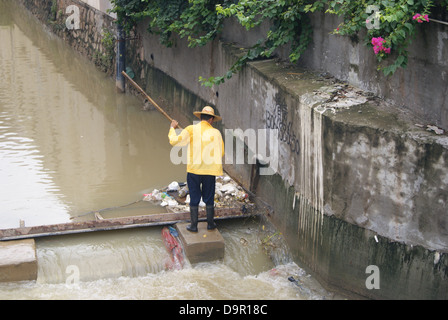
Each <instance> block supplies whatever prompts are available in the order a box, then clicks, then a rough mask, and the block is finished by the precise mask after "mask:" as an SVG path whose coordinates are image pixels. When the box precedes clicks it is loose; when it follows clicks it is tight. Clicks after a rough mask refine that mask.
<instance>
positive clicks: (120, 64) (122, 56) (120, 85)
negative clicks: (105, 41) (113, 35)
mask: <svg viewBox="0 0 448 320" xmlns="http://www.w3.org/2000/svg"><path fill="white" fill-rule="evenodd" d="M116 69H117V70H116V76H115V86H116V88H117V90H118V91H120V92H124V91H125V79H124V76H123V75H122V74H121V72H122V71H125V70H126V37H125V32H124V30H123V26H122V25H121V24H120V23H117V55H116Z"/></svg>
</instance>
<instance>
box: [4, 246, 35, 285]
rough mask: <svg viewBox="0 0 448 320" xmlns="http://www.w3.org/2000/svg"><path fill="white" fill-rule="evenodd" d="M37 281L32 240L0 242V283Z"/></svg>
mask: <svg viewBox="0 0 448 320" xmlns="http://www.w3.org/2000/svg"><path fill="white" fill-rule="evenodd" d="M36 279H37V256H36V244H35V242H34V239H25V240H15V241H3V242H0V282H12V281H23V280H36Z"/></svg>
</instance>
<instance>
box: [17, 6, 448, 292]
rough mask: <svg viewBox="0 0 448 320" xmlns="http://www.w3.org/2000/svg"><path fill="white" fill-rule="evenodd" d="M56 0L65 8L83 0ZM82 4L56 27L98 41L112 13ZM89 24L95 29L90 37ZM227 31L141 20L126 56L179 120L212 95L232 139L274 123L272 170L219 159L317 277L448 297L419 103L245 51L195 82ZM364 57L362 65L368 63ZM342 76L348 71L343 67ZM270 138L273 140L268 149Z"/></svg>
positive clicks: (438, 188) (215, 61)
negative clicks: (76, 23) (162, 33)
mask: <svg viewBox="0 0 448 320" xmlns="http://www.w3.org/2000/svg"><path fill="white" fill-rule="evenodd" d="M25 3H26V6H27V7H28V9H30V10H31V11H32V12H33V13H34V14H35V15H37V16H42V15H43V12H47V11H48V10H49V8H50V7H51V6H48V5H47V6H46V7H44V6H43V4H44V3H47V4H50V3H51V1H26V2H25ZM57 3H58V10H64V5H68V3H78V2H77V1H75V0H71V1H68V0H67V1H59V0H58V2H57ZM38 4H39V5H38ZM78 4H79V6H80V8H81V7H82V8H84V5H83V4H81V3H78ZM83 10H84V9H83ZM85 10H87V12H90V13H88V14H87V16H86V17H89V18H86V19H87V20H86V21H85V22H84V23H86V24H85V26H84V27H83V28H81V29H80V30H78V31H79V33H78V34H77V35H74V34H73V35H72V34H71V33H70V31H68V30H63V31H59V34H60V36H61V37H62V38H65V39H66V40H67V42H68V43H70V44H71V45H73V46H74V48H75V49H76V50H78V51H81V52H82V50H83V49H82V47H89V46H92V45H93V52H94V50H98V48H99V44H98V41H100V42H101V40H98V39H99V37H98V32H101V30H102V29H103V28H102V26H104V24H105V21H107V24H108V25H110V24H109V23H111V20H109V19H110V18H107V17H105V15H103V16H101V18H95V17H97V15H101V14H100V13H99V12H98V11H96V10H88V8H87V7H86V9H85ZM92 12H93V13H92ZM62 20H63V19H62ZM42 21H43V22H44V23H46V24H48V19H45V18H44V19H42ZM100 25H101V27H99V26H100ZM322 25H325V24H322ZM228 28H230V29H229V30H232V28H231V27H228ZM83 30H84V31H85V32H86V34H85V35H83V33H82V31H83ZM87 30H91V31H87ZM90 32H92V33H97V36H96V37H97V38H96V42H95V36H93V38H90V36H89V35H88V34H90ZM440 32H443V31H440ZM56 33H58V31H57V30H56ZM230 33H233V34H237V33H236V32H230ZM438 34H439V33H438ZM228 35H229V32H227V33H226V32H225V33H224V37H223V39H216V40H215V41H214V42H213V43H210V44H208V45H206V46H205V47H202V48H188V47H187V44H186V42H185V41H184V40H181V39H178V41H177V43H176V45H175V46H174V47H173V48H165V47H163V46H162V45H160V44H159V42H158V39H157V37H155V36H151V35H149V34H148V33H147V32H146V24H145V23H141V24H140V25H139V26H138V28H137V29H136V34H135V35H132V37H135V36H138V39H137V40H132V41H129V42H128V43H127V45H128V57H127V64H128V65H129V66H131V67H132V68H133V71H134V73H135V75H136V77H135V80H136V81H137V82H138V83H139V84H140V85H141V86H142V87H143V88H144V89H145V90H146V91H147V92H148V93H150V95H151V96H152V98H153V99H155V100H156V101H157V102H158V103H160V105H161V106H163V107H166V108H167V110H168V113H170V114H172V115H173V116H174V117H175V118H177V119H179V120H180V124H181V125H183V126H185V125H186V124H187V123H188V122H189V121H191V120H193V118H192V116H191V112H192V111H193V110H197V109H200V108H201V107H202V106H203V105H204V104H211V105H213V106H215V107H216V109H217V111H218V112H219V114H220V115H221V116H222V117H223V121H222V123H221V124H220V129H222V131H223V133H230V136H227V137H228V138H229V140H226V141H227V142H230V141H233V142H235V141H238V140H239V139H240V138H238V136H237V134H236V131H235V130H236V129H241V131H242V132H243V133H246V134H249V133H250V132H252V131H251V130H252V129H255V131H254V132H260V131H257V130H258V129H260V130H261V129H276V130H278V135H277V137H278V140H275V141H277V142H278V144H277V147H278V162H277V163H274V161H271V163H270V166H271V167H273V169H274V170H273V171H268V172H267V173H268V174H265V175H261V176H259V181H258V183H257V184H254V183H253V181H254V180H253V179H252V178H253V176H251V172H252V168H253V165H252V164H248V160H247V159H246V161H245V163H243V164H237V163H235V162H236V161H235V158H233V159H228V160H226V161H227V165H226V169H227V171H228V172H229V173H230V174H232V175H233V176H234V177H235V178H236V179H238V180H239V181H240V182H241V183H242V184H243V185H245V186H246V188H248V189H251V190H253V191H254V192H255V193H256V194H257V196H258V197H259V198H261V199H263V201H264V202H266V203H268V204H269V205H270V207H271V208H272V210H271V211H270V212H269V214H268V215H269V218H270V219H271V220H272V222H273V223H274V224H275V225H276V226H277V228H278V229H279V230H280V231H281V232H282V233H283V234H284V235H285V238H286V239H287V242H288V244H289V246H290V248H291V250H292V252H293V254H294V256H295V258H296V259H297V260H298V261H299V262H300V263H301V264H302V265H306V266H308V268H309V269H311V270H313V271H314V274H315V275H316V277H318V278H320V279H321V280H322V281H323V283H325V284H327V285H328V286H334V287H337V288H339V289H343V290H346V291H347V292H348V293H351V294H353V293H354V294H359V295H361V296H363V297H369V298H386V299H389V298H390V299H410V298H412V299H416V298H422V299H447V298H448V281H447V280H448V279H447V278H448V258H447V251H448V215H447V202H448V166H447V163H448V137H447V136H446V135H437V134H435V133H434V132H432V131H427V130H425V129H426V127H425V126H423V127H420V126H416V125H415V124H423V125H425V124H427V122H423V123H422V122H421V119H417V118H415V116H422V114H421V113H419V112H413V113H406V112H403V111H402V110H401V109H400V108H398V107H397V106H396V105H393V104H390V103H386V102H384V101H383V100H381V99H378V98H376V97H375V96H374V95H372V94H369V93H368V92H365V91H362V90H361V89H360V88H356V87H353V86H351V85H349V84H346V83H343V82H340V81H338V80H336V79H334V78H332V77H323V76H320V75H318V74H315V73H313V72H310V71H307V70H305V69H300V68H298V67H291V66H288V65H285V64H282V63H280V62H279V61H276V60H265V61H255V62H252V63H250V64H249V65H248V66H247V67H245V68H244V69H243V70H242V72H240V73H239V74H237V75H235V76H234V77H233V78H232V79H231V80H229V81H227V82H226V83H225V84H223V85H221V86H219V87H214V88H206V87H202V86H200V84H199V82H198V81H197V79H198V77H199V76H204V77H208V76H213V75H222V74H224V73H225V72H226V71H227V70H228V68H229V67H230V66H231V64H232V62H233V61H235V59H236V56H237V55H238V52H239V48H238V47H237V46H235V45H232V44H229V43H228V42H225V41H223V40H229V39H228V38H227V39H226V37H228ZM439 35H440V34H439ZM442 38H443V34H442ZM75 39H76V40H75ZM80 39H85V41H82V40H80ZM89 39H90V40H89ZM92 39H93V40H92ZM91 41H93V43H92V42H91ZM248 41H250V40H248ZM236 42H237V41H236ZM95 43H96V44H95ZM322 43H325V41H324V40H322ZM442 44H443V41H442ZM95 46H97V47H95ZM325 46H326V44H325ZM95 48H96V49H95ZM313 48H314V49H310V50H316V43H315V46H314V47H313ZM444 48H445V47H443V46H442V49H441V50H442V53H441V54H443V52H445V51H443V50H446V49H444ZM89 50H91V51H90V52H92V48H91V49H89ZM352 50H354V49H353V48H352ZM359 50H362V49H359ZM313 53H314V54H318V53H316V51H313ZM90 56H91V57H93V55H90ZM352 58H353V56H352V57H351V58H350V59H352ZM341 59H342V58H341ZM353 59H354V58H353ZM304 60H305V61H306V60H312V57H310V56H308V57H305V59H304ZM361 61H362V60H359V66H360V68H364V67H365V68H367V66H364V64H363V63H362V62H361ZM352 62H353V61H352ZM442 62H443V61H442ZM325 64H330V62H329V60H327V62H326V63H323V65H322V66H323V67H325ZM351 65H353V63H351ZM316 67H318V66H317V65H316ZM444 68H445V69H444ZM342 69H344V68H343V64H342V66H341V70H342ZM435 69H436V68H435ZM445 70H446V66H445V67H444V66H443V64H442V65H440V68H439V72H436V71H433V74H434V77H440V79H441V80H443V81H444V83H446V73H445ZM407 72H410V71H400V72H399V73H398V75H397V76H394V77H398V78H396V81H399V80H400V77H401V78H403V79H404V80H403V81H404V82H403V86H405V87H403V88H404V89H403V90H404V91H406V90H411V89H410V88H411V87H412V86H414V85H415V83H414V82H412V81H411V82H410V81H407V80H406V77H407V76H404V75H405V74H407ZM336 74H337V72H336ZM352 76H353V75H352ZM352 76H350V77H352ZM350 77H348V78H349V79H348V80H350ZM415 77H417V78H418V75H417V76H415ZM341 78H343V79H344V80H347V73H345V76H344V75H342V76H341ZM413 79H414V78H413ZM414 80H415V79H414ZM375 81H377V82H378V81H381V78H379V79H376V80H375V79H373V82H368V81H367V80H366V79H364V80H362V81H361V80H360V81H355V84H358V85H360V86H361V87H365V88H364V89H369V88H366V87H367V84H370V85H372V86H374V83H375ZM415 81H417V80H415ZM443 81H442V82H443ZM406 83H407V84H408V87H406ZM388 85H389V84H386V85H384V86H385V87H387V86H388ZM390 85H392V86H393V81H392V82H391V84H390ZM444 88H445V89H444V90H446V87H444ZM380 91H381V90H380ZM398 91H400V90H398ZM404 91H403V92H404ZM380 93H383V94H385V95H387V94H388V93H387V90H386V89H384V90H383V91H381V92H380ZM395 93H397V92H395ZM397 94H398V93H397ZM416 94H417V95H418V93H416ZM405 96H407V95H406V94H403V97H405ZM434 97H435V98H434V99H435V100H434V101H439V102H437V103H438V109H437V110H438V112H439V113H440V114H441V112H442V111H443V110H446V102H443V103H441V102H440V100H437V99H439V98H440V99H444V97H445V96H441V95H437V96H436V94H435V93H434ZM437 97H438V98H437ZM388 98H390V99H393V98H394V96H393V95H392V96H389V97H388ZM443 101H445V100H443ZM399 104H402V102H399ZM436 107H437V106H435V107H434V108H436ZM408 109H411V110H412V109H413V108H412V107H409V108H408ZM414 111H415V110H414ZM436 118H437V117H436ZM427 119H429V118H427ZM439 119H442V118H439ZM425 121H426V120H425ZM428 121H429V120H428ZM440 125H443V123H440ZM167 129H168V123H167ZM226 129H228V130H227V131H226ZM244 141H245V142H246V149H245V150H246V152H247V153H248V154H249V158H252V153H254V154H256V153H258V152H259V151H260V150H253V146H252V144H251V143H250V141H249V139H248V138H247V137H246V138H245V140H244ZM235 145H236V144H235ZM275 150H276V149H275V145H272V146H271V147H270V150H269V151H272V152H275ZM269 154H270V153H269V152H268V153H267V155H269ZM234 156H235V154H234ZM272 159H273V158H272V157H271V160H272ZM260 169H261V168H260ZM268 170H270V169H268Z"/></svg>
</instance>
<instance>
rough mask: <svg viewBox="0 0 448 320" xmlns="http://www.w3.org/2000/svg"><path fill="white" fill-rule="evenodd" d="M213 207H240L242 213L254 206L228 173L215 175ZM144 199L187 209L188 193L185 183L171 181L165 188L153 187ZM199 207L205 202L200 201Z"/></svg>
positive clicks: (164, 205) (176, 209) (203, 205)
mask: <svg viewBox="0 0 448 320" xmlns="http://www.w3.org/2000/svg"><path fill="white" fill-rule="evenodd" d="M214 199H215V207H240V208H242V210H243V213H248V212H250V211H251V210H252V209H254V208H255V204H253V203H252V202H251V201H250V199H249V195H248V194H247V192H245V191H244V189H243V188H242V187H241V186H240V185H238V184H237V183H236V182H235V181H234V180H233V179H232V178H231V177H229V176H228V175H223V176H219V177H216V185H215V198H214ZM143 200H144V201H151V202H154V203H156V204H158V205H160V206H162V207H167V208H169V211H174V212H176V211H177V212H181V211H188V210H189V204H190V194H189V190H188V186H187V185H186V183H180V182H177V181H173V182H171V183H170V184H169V185H168V186H167V187H166V188H163V189H160V190H159V189H154V190H153V191H152V192H151V193H147V194H144V195H143ZM199 206H200V207H205V203H204V202H203V201H202V199H201V201H200V203H199Z"/></svg>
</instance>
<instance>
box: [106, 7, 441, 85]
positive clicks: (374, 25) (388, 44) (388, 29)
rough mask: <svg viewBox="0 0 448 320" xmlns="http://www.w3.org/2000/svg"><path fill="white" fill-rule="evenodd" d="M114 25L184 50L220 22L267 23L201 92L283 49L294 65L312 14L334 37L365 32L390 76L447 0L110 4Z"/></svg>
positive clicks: (206, 36) (306, 41)
mask: <svg viewBox="0 0 448 320" xmlns="http://www.w3.org/2000/svg"><path fill="white" fill-rule="evenodd" d="M112 3H113V4H114V9H113V11H114V12H116V13H117V17H118V21H119V22H120V23H122V24H123V25H124V26H125V29H126V30H128V31H129V30H131V29H132V28H133V26H134V25H135V24H136V23H138V22H140V21H142V20H143V19H147V21H148V32H150V33H154V34H158V35H159V36H160V41H161V43H162V44H164V45H166V46H169V47H170V46H174V45H175V39H176V37H173V35H174V34H176V35H178V36H179V37H180V38H187V39H188V45H189V46H190V47H197V46H203V45H205V44H206V43H208V42H210V41H212V40H213V39H215V37H216V36H217V35H218V34H219V33H220V32H221V31H222V27H223V23H224V21H225V19H228V18H231V17H233V18H234V19H236V20H237V21H238V22H239V23H240V24H241V26H243V27H244V28H246V30H250V29H252V28H254V27H256V26H259V25H260V24H261V23H262V22H264V21H268V22H269V23H270V25H271V27H270V29H269V30H268V32H267V33H266V34H265V35H264V37H263V38H261V39H259V41H258V42H257V43H256V44H255V45H254V46H252V47H250V48H248V49H246V50H244V51H242V54H241V55H240V57H239V58H238V60H237V61H236V62H235V63H234V64H233V65H232V66H231V68H230V69H229V70H228V71H227V72H226V73H225V74H224V75H222V76H217V77H210V78H203V77H200V78H199V81H200V82H201V83H202V84H203V85H205V86H210V87H211V86H213V85H219V84H221V83H223V82H225V80H226V79H230V78H231V77H232V76H233V74H235V73H237V72H238V71H239V70H240V69H241V68H242V67H243V66H244V65H245V64H246V63H247V62H248V61H252V60H255V59H260V58H269V57H272V56H273V55H274V53H275V51H276V50H277V49H278V48H280V47H283V46H285V45H289V48H290V52H289V60H290V61H291V62H292V63H295V62H297V61H298V59H299V58H300V57H301V55H302V54H303V52H304V51H305V50H306V48H307V47H308V45H309V43H310V42H311V39H312V28H311V24H310V19H311V18H310V17H312V15H311V14H312V13H313V12H325V13H326V14H335V15H338V16H341V17H342V18H343V22H342V23H341V24H340V25H339V26H338V27H337V28H336V29H335V30H334V31H333V34H335V35H341V36H349V37H350V38H352V39H357V38H358V36H359V34H361V31H362V30H365V31H366V32H365V34H366V37H365V40H364V43H365V44H366V45H367V46H371V47H372V54H374V55H375V56H376V58H377V60H378V63H379V64H378V69H379V70H382V71H383V72H384V74H386V75H390V74H393V73H394V72H395V71H396V70H397V69H398V68H404V67H406V65H407V60H408V51H407V48H408V46H409V44H410V43H411V41H412V39H413V36H414V35H415V32H416V30H417V28H418V27H420V25H422V24H425V23H428V21H429V19H428V17H431V15H432V13H433V9H434V8H437V10H439V11H442V12H443V13H445V12H447V11H448V0H331V1H328V0H188V1H186V0H112Z"/></svg>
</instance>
